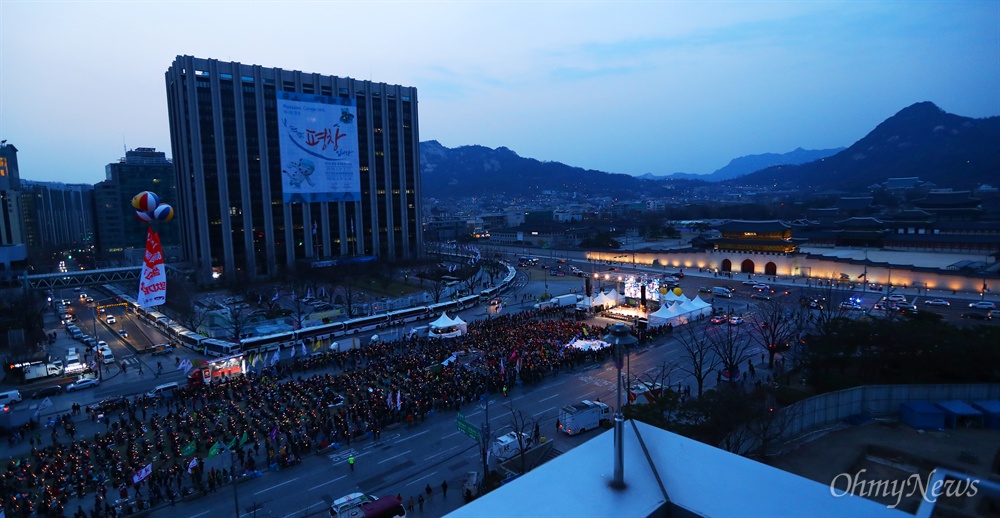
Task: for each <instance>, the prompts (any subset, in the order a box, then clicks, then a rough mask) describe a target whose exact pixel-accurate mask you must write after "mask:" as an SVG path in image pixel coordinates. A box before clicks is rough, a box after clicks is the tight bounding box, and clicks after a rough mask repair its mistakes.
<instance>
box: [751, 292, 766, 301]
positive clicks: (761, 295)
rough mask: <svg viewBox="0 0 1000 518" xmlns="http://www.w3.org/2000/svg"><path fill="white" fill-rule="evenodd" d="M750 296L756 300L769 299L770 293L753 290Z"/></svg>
mask: <svg viewBox="0 0 1000 518" xmlns="http://www.w3.org/2000/svg"><path fill="white" fill-rule="evenodd" d="M750 298H751V299H757V300H771V295H770V294H768V293H767V292H761V291H758V292H755V293H751V294H750Z"/></svg>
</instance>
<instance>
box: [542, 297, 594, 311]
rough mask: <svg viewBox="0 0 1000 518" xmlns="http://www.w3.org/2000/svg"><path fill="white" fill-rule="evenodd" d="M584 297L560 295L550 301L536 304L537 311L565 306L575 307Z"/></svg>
mask: <svg viewBox="0 0 1000 518" xmlns="http://www.w3.org/2000/svg"><path fill="white" fill-rule="evenodd" d="M582 300H583V297H582V296H580V295H573V294H570V295H560V296H558V297H552V298H551V299H549V300H546V301H543V302H539V303H538V304H535V309H546V308H559V307H563V306H575V305H576V304H577V303H578V302H580V301H582Z"/></svg>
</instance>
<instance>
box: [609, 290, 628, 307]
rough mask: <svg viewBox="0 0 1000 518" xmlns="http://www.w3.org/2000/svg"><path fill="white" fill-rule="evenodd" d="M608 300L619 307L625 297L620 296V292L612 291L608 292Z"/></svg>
mask: <svg viewBox="0 0 1000 518" xmlns="http://www.w3.org/2000/svg"><path fill="white" fill-rule="evenodd" d="M608 298H609V299H611V300H613V301H615V304H616V305H617V304H620V303H621V301H622V298H624V297H622V296H621V295H619V294H618V290H611V291H609V292H608Z"/></svg>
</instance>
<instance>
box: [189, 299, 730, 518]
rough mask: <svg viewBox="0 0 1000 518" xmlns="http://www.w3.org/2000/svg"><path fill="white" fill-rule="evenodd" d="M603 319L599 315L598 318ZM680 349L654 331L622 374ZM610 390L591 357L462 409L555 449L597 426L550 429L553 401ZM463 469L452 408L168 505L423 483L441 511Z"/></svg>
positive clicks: (300, 502)
mask: <svg viewBox="0 0 1000 518" xmlns="http://www.w3.org/2000/svg"><path fill="white" fill-rule="evenodd" d="M463 318H464V317H463ZM609 322H611V321H606V320H603V319H602V322H601V323H609ZM682 354H683V353H682V351H681V349H680V347H679V346H678V345H677V341H676V339H674V338H672V337H670V336H667V337H664V338H661V339H660V340H658V341H656V342H654V343H653V344H651V345H649V346H647V347H645V348H641V349H638V350H635V351H633V352H632V354H630V355H629V359H628V362H627V363H626V368H625V369H624V370H623V374H625V371H630V372H631V375H632V377H633V378H635V377H637V376H639V375H641V374H643V373H647V372H648V373H650V374H651V375H653V376H654V377H658V376H659V374H660V372H661V369H662V368H663V366H664V364H670V363H678V362H680V361H681V360H680V357H681V355H682ZM682 378H683V376H680V375H678V373H677V371H676V370H675V371H674V373H673V375H672V378H671V379H670V381H671V382H673V383H676V382H677V381H679V380H680V379H682ZM711 381H712V382H714V379H713V380H711ZM616 393H617V391H616V370H615V369H614V367H613V365H612V364H611V362H605V363H602V364H597V363H593V364H589V365H584V366H578V367H577V368H576V369H575V370H573V371H565V370H564V371H562V372H560V373H558V374H556V375H554V376H551V377H548V378H546V379H545V380H544V381H543V382H541V383H538V384H536V385H521V386H516V387H512V388H511V390H509V392H508V397H506V398H505V397H503V395H502V394H492V395H490V397H489V398H488V409H487V402H485V401H484V402H480V403H476V404H467V405H465V406H464V407H463V408H462V413H463V414H464V415H465V418H466V420H467V421H468V422H469V423H471V424H473V425H477V426H481V425H482V424H483V423H485V422H486V419H487V411H488V412H489V423H490V429H491V432H492V435H493V436H497V435H500V434H503V433H505V432H508V431H511V430H512V429H513V428H512V424H511V423H512V413H515V412H516V413H518V414H520V415H523V416H525V417H526V418H527V419H528V420H529V421H530V422H532V423H534V422H537V423H539V426H540V429H541V434H542V436H544V437H546V438H547V440H554V441H555V445H556V448H557V449H558V450H560V451H567V450H569V449H572V448H573V447H575V446H577V445H579V444H582V443H583V442H585V441H587V440H589V439H590V438H591V437H593V436H594V435H596V434H598V433H600V431H588V432H586V433H584V434H581V435H577V436H573V437H570V436H567V435H565V434H564V433H562V432H557V431H556V424H555V423H556V419H557V417H558V411H559V408H560V407H562V406H564V405H567V404H571V403H576V402H579V401H581V400H583V399H590V400H598V399H599V400H601V401H603V402H605V403H607V404H609V405H610V406H612V407H614V406H616V403H615V401H616ZM531 428H533V425H532V426H531V427H529V430H530V429H531ZM352 455H353V456H354V458H355V460H356V464H355V469H354V471H353V472H352V471H351V470H350V468H349V466H348V464H347V459H348V458H349V457H350V456H352ZM611 461H612V452H611V451H608V470H609V471H610V470H611V467H612V465H611ZM495 467H496V462H495V461H491V469H492V468H495ZM469 471H480V472H481V471H482V459H481V457H480V453H479V447H478V445H477V444H476V442H475V441H473V440H472V439H470V438H469V437H467V436H466V435H463V434H462V433H461V432H459V430H458V428H457V415H456V413H455V412H454V411H446V412H440V413H438V414H436V415H433V416H429V417H427V418H426V420H425V421H424V422H423V423H417V424H415V425H414V426H413V427H412V428H407V427H405V426H404V425H394V426H392V427H389V428H387V429H386V430H385V431H383V434H382V437H381V439H380V440H378V441H371V440H368V439H365V440H362V441H360V442H354V443H352V444H351V445H350V446H347V445H342V447H341V448H340V449H338V450H333V451H330V452H327V453H326V454H324V455H314V456H310V457H307V458H306V459H305V460H303V462H302V463H301V464H300V465H299V466H296V467H294V468H291V469H288V470H284V471H277V472H271V471H267V470H265V471H264V474H263V476H261V477H259V478H255V479H251V480H249V481H246V482H244V483H241V484H239V485H238V486H237V493H238V494H237V495H236V496H235V498H234V495H233V494H232V488H231V487H225V488H224V490H220V493H219V494H218V495H212V498H200V499H197V500H193V501H190V502H185V503H178V504H177V505H176V507H175V508H174V509H172V511H173V512H175V513H176V515H178V516H192V517H197V516H205V517H210V516H218V515H222V514H228V515H232V514H233V512H234V505H235V500H236V499H238V501H239V504H240V507H241V515H242V516H253V514H252V513H251V512H249V511H247V508H248V507H249V508H256V509H257V511H256V512H257V516H282V517H292V516H309V515H318V514H322V513H326V512H327V509H328V508H329V505H330V503H332V502H333V500H334V499H337V498H339V497H341V496H344V495H347V494H349V493H353V492H364V493H370V494H375V495H377V496H385V495H396V494H400V495H402V496H403V498H404V499H408V498H409V497H410V496H414V497H416V496H417V495H419V494H420V492H421V491H422V490H423V489H424V488H425V487H426V485H427V484H430V486H431V487H432V488H433V491H434V494H435V497H434V498H432V502H428V503H427V504H425V506H426V509H425V511H426V512H428V513H430V514H429V515H440V514H441V513H444V512H447V511H450V510H452V509H455V508H457V507H458V506H459V505H461V503H462V499H461V498H460V495H461V485H462V481H463V480H464V478H465V476H466V473H467V472H469ZM442 481H447V482H448V485H449V487H450V488H451V489H450V491H449V493H451V492H452V491H454V495H449V497H448V499H447V500H444V501H442V499H441V498H440V486H441V483H442ZM220 513H221V514H220Z"/></svg>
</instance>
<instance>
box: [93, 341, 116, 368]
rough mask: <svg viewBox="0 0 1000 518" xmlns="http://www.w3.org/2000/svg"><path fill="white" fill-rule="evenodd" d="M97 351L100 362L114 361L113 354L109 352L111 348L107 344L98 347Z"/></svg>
mask: <svg viewBox="0 0 1000 518" xmlns="http://www.w3.org/2000/svg"><path fill="white" fill-rule="evenodd" d="M97 352H99V353H101V362H103V363H105V364H109V363H115V355H114V353H112V352H111V348H110V347H108V346H107V345H105V346H104V347H100V348H98V349H97Z"/></svg>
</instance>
